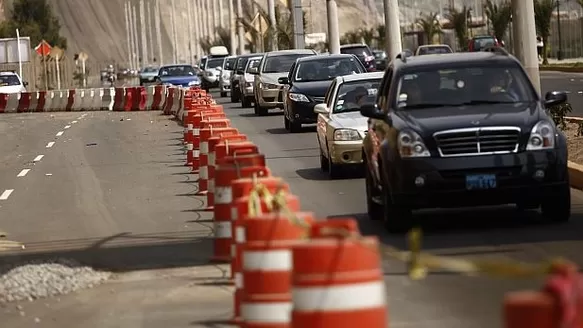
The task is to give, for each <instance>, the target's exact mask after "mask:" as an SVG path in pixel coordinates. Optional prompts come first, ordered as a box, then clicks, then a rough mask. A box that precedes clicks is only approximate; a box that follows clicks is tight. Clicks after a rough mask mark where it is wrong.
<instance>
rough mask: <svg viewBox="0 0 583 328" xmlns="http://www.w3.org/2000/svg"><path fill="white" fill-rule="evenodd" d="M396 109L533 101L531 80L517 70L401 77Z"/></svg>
mask: <svg viewBox="0 0 583 328" xmlns="http://www.w3.org/2000/svg"><path fill="white" fill-rule="evenodd" d="M397 95H398V96H397V101H396V103H397V108H401V109H416V108H430V107H442V106H462V105H475V104H476V105H477V104H488V103H523V102H531V101H535V99H536V98H535V95H534V92H533V89H532V86H531V84H530V80H529V79H528V77H527V76H526V75H525V74H524V73H523V71H522V70H521V69H519V68H518V67H491V66H490V67H486V66H484V67H464V68H455V69H447V70H439V69H434V70H424V71H420V72H415V73H413V74H404V75H403V76H402V77H401V78H400V81H399V86H398V92H397Z"/></svg>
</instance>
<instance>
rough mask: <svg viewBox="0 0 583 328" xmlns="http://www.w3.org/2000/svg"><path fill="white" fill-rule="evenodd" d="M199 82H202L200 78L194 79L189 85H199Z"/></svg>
mask: <svg viewBox="0 0 583 328" xmlns="http://www.w3.org/2000/svg"><path fill="white" fill-rule="evenodd" d="M199 84H200V81H199V80H194V81H190V82H188V86H193V85H199Z"/></svg>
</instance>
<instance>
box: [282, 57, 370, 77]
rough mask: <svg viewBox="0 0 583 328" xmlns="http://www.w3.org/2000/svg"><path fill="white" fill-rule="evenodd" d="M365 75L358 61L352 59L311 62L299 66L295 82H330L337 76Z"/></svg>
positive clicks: (323, 59)
mask: <svg viewBox="0 0 583 328" xmlns="http://www.w3.org/2000/svg"><path fill="white" fill-rule="evenodd" d="M358 73H364V70H363V68H362V65H361V64H360V63H359V62H358V59H356V58H354V57H352V58H348V57H344V58H334V59H331V58H326V57H323V58H321V59H317V60H309V61H306V62H301V63H299V64H298V67H297V69H296V73H295V76H294V79H293V80H294V81H295V82H312V81H328V80H332V79H334V78H335V77H337V76H342V75H350V74H358Z"/></svg>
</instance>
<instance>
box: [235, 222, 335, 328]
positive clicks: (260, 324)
mask: <svg viewBox="0 0 583 328" xmlns="http://www.w3.org/2000/svg"><path fill="white" fill-rule="evenodd" d="M294 215H296V216H298V217H300V218H301V219H302V220H303V221H304V222H308V223H311V222H313V220H314V216H313V214H312V213H294ZM244 222H245V238H246V241H245V245H244V246H243V286H244V287H243V288H244V293H243V299H242V303H241V318H242V321H243V326H244V327H247V328H284V327H290V321H291V320H290V314H291V310H292V293H291V277H292V270H293V267H292V248H293V247H295V246H296V245H298V244H301V243H303V242H304V241H302V238H303V237H305V234H306V230H305V228H304V227H302V226H300V225H296V224H294V222H293V221H292V220H290V219H289V218H288V217H286V216H284V215H282V214H279V213H272V214H266V215H259V216H256V217H248V218H247V219H245V220H244ZM319 327H333V326H319Z"/></svg>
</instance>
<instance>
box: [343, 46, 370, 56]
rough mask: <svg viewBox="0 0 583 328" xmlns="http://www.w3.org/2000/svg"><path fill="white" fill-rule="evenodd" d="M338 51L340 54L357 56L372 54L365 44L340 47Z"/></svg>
mask: <svg viewBox="0 0 583 328" xmlns="http://www.w3.org/2000/svg"><path fill="white" fill-rule="evenodd" d="M340 53H341V54H350V55H355V56H357V57H358V58H363V57H368V56H372V53H371V52H370V49H369V48H368V47H367V46H365V45H362V46H357V47H345V48H340Z"/></svg>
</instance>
